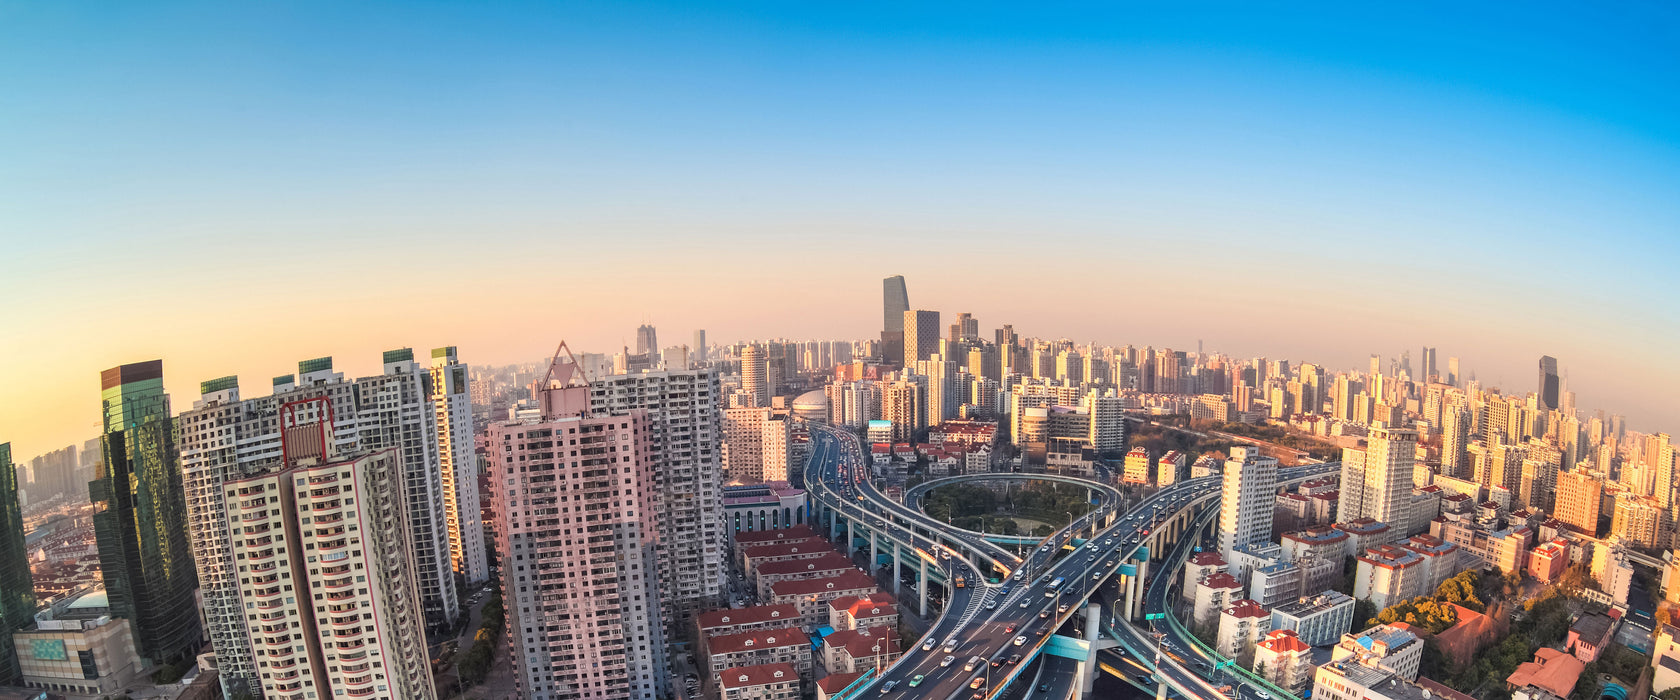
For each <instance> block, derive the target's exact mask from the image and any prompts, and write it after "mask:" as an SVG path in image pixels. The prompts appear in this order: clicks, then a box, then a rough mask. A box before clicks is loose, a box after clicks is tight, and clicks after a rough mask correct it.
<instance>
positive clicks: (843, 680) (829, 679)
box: [817, 671, 865, 695]
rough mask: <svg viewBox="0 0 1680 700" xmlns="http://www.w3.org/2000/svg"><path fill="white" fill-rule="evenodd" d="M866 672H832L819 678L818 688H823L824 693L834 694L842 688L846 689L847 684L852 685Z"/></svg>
mask: <svg viewBox="0 0 1680 700" xmlns="http://www.w3.org/2000/svg"><path fill="white" fill-rule="evenodd" d="M864 673H865V672H864V671H858V672H857V673H831V674H829V675H827V676H823V677H822V678H821V679H818V680H817V689H818V690H821V691H822V692H823V694H824V695H833V694H835V693H838V692H840V691H841V690H844V689H845V688H846V686H848V685H851V684H852V681H855V680H857V679H858V678H861V677H862V676H863V674H864Z"/></svg>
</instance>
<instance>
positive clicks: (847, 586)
mask: <svg viewBox="0 0 1680 700" xmlns="http://www.w3.org/2000/svg"><path fill="white" fill-rule="evenodd" d="M866 588H875V579H873V578H870V576H869V574H866V573H863V572H862V571H857V570H853V571H848V572H846V573H843V574H840V575H839V576H830V577H827V578H808V579H802V580H798V581H777V582H775V583H773V584H770V594H771V595H773V596H784V595H812V594H817V593H825V592H828V591H855V590H861V589H866Z"/></svg>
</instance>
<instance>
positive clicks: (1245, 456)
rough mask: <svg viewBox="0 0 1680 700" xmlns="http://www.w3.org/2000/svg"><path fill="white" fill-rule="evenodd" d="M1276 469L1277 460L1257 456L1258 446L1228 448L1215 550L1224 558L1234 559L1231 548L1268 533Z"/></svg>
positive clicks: (1260, 539) (1264, 537)
mask: <svg viewBox="0 0 1680 700" xmlns="http://www.w3.org/2000/svg"><path fill="white" fill-rule="evenodd" d="M1277 469H1278V462H1277V460H1276V459H1273V458H1271V457H1261V456H1260V448H1258V447H1254V446H1249V445H1242V446H1237V447H1232V448H1231V457H1230V459H1227V460H1225V473H1224V477H1223V479H1224V489H1223V491H1222V492H1221V493H1220V500H1219V551H1220V552H1221V554H1222V555H1223V556H1224V557H1225V561H1228V562H1230V561H1236V560H1235V559H1234V558H1233V557H1232V556H1231V551H1232V550H1234V549H1236V548H1237V547H1240V546H1243V545H1248V544H1253V543H1255V542H1262V541H1265V540H1266V539H1268V538H1270V537H1271V534H1272V508H1273V506H1274V505H1275V504H1276V502H1277Z"/></svg>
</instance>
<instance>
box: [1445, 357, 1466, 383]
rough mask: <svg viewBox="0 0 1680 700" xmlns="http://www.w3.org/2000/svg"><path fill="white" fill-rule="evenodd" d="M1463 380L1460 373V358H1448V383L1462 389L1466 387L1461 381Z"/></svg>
mask: <svg viewBox="0 0 1680 700" xmlns="http://www.w3.org/2000/svg"><path fill="white" fill-rule="evenodd" d="M1462 381H1463V377H1461V376H1460V375H1459V373H1458V358H1456V357H1448V358H1447V383H1448V384H1451V385H1453V386H1455V387H1458V388H1460V389H1462V388H1464V385H1463V384H1461V383H1460V382H1462Z"/></svg>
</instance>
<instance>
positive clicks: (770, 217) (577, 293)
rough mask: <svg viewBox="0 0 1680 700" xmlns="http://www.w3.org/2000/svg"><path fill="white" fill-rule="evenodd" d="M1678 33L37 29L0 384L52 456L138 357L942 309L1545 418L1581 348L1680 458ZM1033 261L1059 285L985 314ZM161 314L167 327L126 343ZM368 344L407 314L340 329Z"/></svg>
mask: <svg viewBox="0 0 1680 700" xmlns="http://www.w3.org/2000/svg"><path fill="white" fill-rule="evenodd" d="M1677 20H1680V15H1677V11H1676V9H1675V6H1673V5H1667V4H1659V3H1622V4H1616V5H1613V6H1607V7H1596V6H1588V5H1586V4H1563V3H1525V4H1520V5H1519V4H1508V5H1494V4H1484V5H1473V6H1464V5H1463V4H1434V5H1425V4H1419V5H1408V6H1405V7H1398V6H1396V7H1376V6H1367V5H1363V4H1352V3H1336V4H1328V3H1327V4H1321V5H1306V4H1299V3H1274V4H1255V3H1244V4H1211V3H1202V4H1176V3H1174V4H1169V3H1155V4H1126V3H1104V4H1090V5H1076V4H1056V5H1048V6H1045V5H1044V4H1019V5H1014V6H1010V5H986V4H972V3H963V4H923V5H918V6H917V7H913V8H906V7H900V6H898V5H896V4H863V3H849V4H833V5H814V4H808V3H732V4H727V5H700V4H680V5H669V4H649V3H610V4H608V3H599V4H579V3H570V4H523V3H495V4H488V3H479V4H465V3H460V4H454V3H450V4H445V3H405V4H379V3H319V4H310V3H292V4H239V3H197V4H195V3H179V4H174V3H156V4H147V5H129V6H113V5H108V4H93V3H83V4H73V3H68V4H67V3H60V4H44V3H14V2H0V153H3V154H5V155H4V157H0V240H3V241H4V242H5V251H6V252H7V256H6V257H7V259H8V262H10V263H11V265H9V267H10V272H9V274H8V275H7V276H6V278H5V279H0V292H3V293H5V294H6V298H8V299H10V300H13V302H14V303H12V304H10V305H8V308H7V310H6V311H5V316H0V320H8V321H10V322H9V323H7V324H6V326H7V327H8V329H9V331H10V332H9V334H8V335H9V336H10V337H9V339H8V340H6V341H0V342H4V345H0V351H4V352H6V353H7V356H8V357H11V358H18V359H17V361H14V362H13V363H12V365H13V367H32V368H35V369H33V370H32V371H30V372H27V373H25V372H22V371H21V370H18V369H11V370H5V371H8V372H16V373H18V374H19V376H15V377H3V376H0V379H6V380H7V381H12V380H16V383H14V384H13V386H17V387H19V391H20V392H22V393H23V394H24V396H23V397H21V398H24V399H25V401H22V402H13V403H22V404H25V405H34V406H41V405H43V403H44V404H45V405H47V406H48V407H49V409H50V410H48V411H46V412H45V414H46V415H48V416H52V417H53V418H51V421H52V422H51V423H50V425H49V424H41V425H40V427H39V430H41V431H46V432H47V433H48V434H51V435H52V436H53V438H52V439H51V440H48V439H47V438H41V440H43V444H38V445H37V444H33V443H32V442H31V443H30V444H32V445H33V448H39V449H49V448H51V447H54V446H56V445H55V444H53V443H54V441H56V440H57V439H59V433H58V432H52V431H59V430H62V431H63V432H69V433H75V434H80V432H83V431H85V430H86V428H85V427H84V426H80V425H79V422H89V423H91V419H89V420H88V421H80V414H81V413H82V412H85V411H86V406H85V405H86V404H87V403H88V398H87V397H85V396H81V394H83V393H91V392H85V391H84V392H77V391H76V389H83V388H85V387H84V386H83V385H84V384H91V382H92V380H91V379H90V378H91V377H92V376H93V375H94V373H95V372H97V371H98V369H101V368H102V367H104V366H109V365H110V364H116V363H118V362H124V361H130V360H133V359H143V358H144V357H153V356H161V357H164V358H165V360H166V368H167V369H166V371H167V372H168V373H169V376H170V377H171V379H172V384H174V383H176V382H178V384H174V385H172V387H171V388H172V389H173V390H175V391H177V393H180V392H183V391H186V387H190V386H191V382H196V381H197V380H199V379H203V378H206V377H209V376H219V375H221V374H228V373H234V372H241V373H250V374H252V375H253V376H269V375H272V374H276V373H279V372H280V371H282V370H284V365H285V364H288V363H289V362H290V361H292V360H294V359H295V358H297V357H305V356H311V355H317V354H340V355H350V354H353V353H364V354H367V355H369V356H372V353H373V352H375V351H376V350H377V349H379V348H381V347H382V346H394V345H403V344H415V345H424V344H426V343H430V342H434V339H435V342H436V344H444V343H452V344H459V345H461V346H462V347H463V352H466V353H476V354H475V355H473V356H470V357H468V358H467V359H468V360H469V361H493V362H502V361H512V360H519V359H525V358H527V357H530V356H531V355H532V354H534V353H540V352H542V350H543V349H545V348H548V347H551V346H552V344H553V341H554V340H555V338H556V337H557V336H558V335H562V334H564V335H567V336H568V337H571V338H574V339H575V340H576V342H574V343H573V344H574V346H576V345H583V346H586V347H609V346H611V345H612V344H614V343H617V342H619V340H620V338H622V337H623V336H624V335H626V334H627V333H628V332H629V329H630V328H632V327H633V326H634V325H635V323H636V322H638V321H640V320H641V319H643V318H648V319H649V320H653V321H655V322H657V323H661V324H662V326H661V327H662V328H670V329H671V330H670V331H667V333H668V334H672V335H678V334H681V335H686V332H687V330H686V329H688V328H692V327H698V326H704V327H707V328H708V329H710V330H711V332H712V337H713V338H716V339H720V340H734V339H737V338H750V337H758V336H769V335H778V334H783V335H788V336H793V337H859V336H864V335H867V334H869V333H871V332H873V331H874V330H875V329H874V324H875V323H876V319H878V311H877V309H876V306H875V303H876V300H875V299H874V295H875V294H876V293H878V283H877V280H878V279H879V278H880V277H881V276H883V275H886V274H899V273H901V274H905V275H907V276H908V277H909V278H910V284H911V293H912V301H913V302H914V303H916V304H917V305H918V306H922V305H926V306H933V307H935V308H941V309H943V310H945V311H947V312H951V313H954V312H956V311H959V310H971V311H974V312H975V313H976V314H977V315H978V316H980V317H981V318H982V323H983V324H992V323H1002V322H1012V323H1014V324H1015V325H1016V326H1017V328H1024V329H1026V330H1027V331H1028V332H1033V333H1043V334H1047V335H1058V336H1059V335H1067V336H1070V337H1075V338H1078V339H1081V340H1086V339H1093V340H1101V341H1108V342H1137V343H1154V344H1156V345H1173V344H1176V345H1178V346H1180V347H1184V346H1188V345H1191V344H1193V341H1194V339H1196V338H1204V339H1206V340H1207V341H1208V344H1209V346H1210V347H1212V348H1219V349H1226V350H1229V351H1231V352H1234V353H1240V354H1252V355H1261V354H1264V355H1270V356H1292V357H1297V358H1300V359H1318V360H1322V361H1325V362H1329V363H1331V364H1332V365H1338V366H1340V365H1347V366H1356V365H1359V364H1361V362H1362V360H1361V358H1363V357H1364V356H1365V355H1368V354H1369V353H1370V352H1381V353H1383V354H1385V355H1386V354H1390V353H1392V352H1397V351H1398V350H1399V349H1401V348H1412V349H1413V352H1414V354H1416V352H1417V351H1416V347H1415V346H1417V345H1419V344H1422V343H1431V344H1435V345H1439V346H1441V347H1442V353H1443V354H1461V355H1463V356H1465V359H1466V364H1467V365H1469V366H1472V367H1478V368H1481V369H1482V371H1483V373H1484V374H1487V375H1490V378H1493V377H1495V376H1497V377H1504V378H1506V379H1507V380H1508V382H1507V383H1508V384H1511V385H1513V386H1514V387H1515V388H1517V389H1520V390H1526V389H1528V388H1529V387H1528V386H1527V384H1528V383H1529V381H1530V380H1529V377H1530V376H1531V375H1532V370H1531V367H1532V363H1533V357H1535V356H1537V355H1539V354H1542V353H1550V354H1553V355H1557V356H1559V357H1560V359H1562V361H1563V365H1564V366H1565V367H1567V368H1569V369H1570V370H1571V371H1572V375H1571V376H1572V380H1574V381H1573V384H1572V388H1575V389H1576V390H1577V391H1578V392H1580V393H1581V395H1582V403H1583V405H1588V406H1602V407H1605V408H1608V409H1612V410H1617V409H1619V410H1623V411H1625V412H1627V413H1629V414H1631V415H1633V416H1634V421H1633V423H1634V425H1636V426H1645V427H1664V426H1669V427H1672V424H1673V422H1675V421H1680V410H1676V409H1674V408H1673V407H1671V406H1668V403H1669V402H1666V401H1664V400H1662V397H1663V396H1668V395H1673V394H1674V393H1675V392H1676V391H1680V374H1677V373H1676V371H1675V370H1673V369H1671V368H1669V367H1667V366H1663V367H1661V368H1659V369H1656V370H1649V369H1644V370H1640V371H1637V372H1635V371H1632V370H1631V369H1630V368H1632V367H1635V366H1639V363H1655V362H1658V361H1663V362H1665V363H1666V361H1667V358H1668V357H1670V356H1671V354H1672V353H1671V351H1670V348H1672V347H1673V345H1674V343H1675V342H1676V341H1677V340H1680V337H1676V336H1677V335H1680V334H1677V333H1676V331H1675V328H1676V327H1677V322H1680V314H1677V313H1676V311H1675V308H1674V300H1675V297H1676V295H1675V293H1674V291H1673V289H1674V287H1673V284H1672V282H1671V281H1670V280H1671V279H1672V277H1673V275H1672V271H1673V270H1674V269H1675V263H1674V260H1675V259H1676V255H1675V254H1676V253H1677V252H1680V250H1677V249H1680V242H1677V241H1680V235H1677V230H1680V228H1677V224H1680V198H1677V197H1676V196H1675V193H1676V192H1680V123H1677V122H1680V120H1677V118H1676V115H1680V84H1677V83H1680V77H1677V76H1680V70H1677V69H1680V51H1677V50H1676V48H1675V47H1676V46H1680V36H1677V34H1680V21H1677ZM1012 268H1014V269H1024V270H1028V271H1030V273H1031V274H1030V276H1031V278H1032V279H1034V280H1036V281H1038V283H1036V284H1028V285H986V284H980V283H979V282H980V281H981V280H985V279H997V278H998V276H999V275H1003V274H1007V271H1008V270H1010V269H1012ZM304 270H307V271H309V273H308V274H300V271H304ZM207 289H221V290H224V291H221V292H218V293H212V294H205V290H207ZM229 289H233V290H237V291H236V292H229V291H226V290H229ZM787 290H796V291H799V292H800V293H798V294H788V293H786V292H787ZM1070 290H1071V292H1070ZM1069 293H1073V294H1076V295H1077V296H1078V297H1079V298H1080V299H1081V300H1082V302H1083V303H1082V304H1081V305H1079V306H1078V307H1073V308H1070V307H1069V306H1068V305H1067V304H1065V303H1064V302H1065V300H1066V299H1065V297H1066V295H1068V294H1069ZM183 300H191V303H183ZM147 305H150V307H151V308H163V309H167V310H168V313H167V314H166V317H167V322H165V323H158V322H157V320H156V319H155V318H148V317H147V316H146V315H145V314H133V313H122V312H119V313H116V314H115V318H113V317H112V313H111V312H113V311H115V310H118V309H123V308H132V307H143V306H147ZM416 308H420V309H426V310H428V311H426V312H422V311H417V310H416ZM323 313H329V314H336V315H339V316H341V317H344V318H358V317H360V318H367V317H369V316H370V315H371V316H373V317H376V318H378V319H380V320H379V321H378V322H376V323H372V324H371V325H369V326H367V327H364V328H361V329H354V328H351V329H343V328H338V329H335V330H334V332H333V333H332V334H331V336H330V337H325V338H323V337H319V336H318V335H312V334H311V329H315V328H319V327H320V326H321V321H320V319H319V315H320V314H323ZM8 317H9V318H8ZM531 318H540V319H542V321H543V323H544V324H545V332H544V333H543V334H542V337H540V338H539V337H528V336H531V335H534V334H526V333H521V332H514V331H511V330H509V329H510V328H515V327H523V326H524V325H525V323H526V322H527V321H528V320H529V319H531ZM1258 319H1264V322H1262V321H1261V320H1258ZM1284 324H1295V325H1297V326H1298V327H1299V330H1294V331H1291V332H1287V333H1279V332H1277V330H1276V329H1277V328H1278V327H1279V325H1284ZM442 329H450V330H442ZM550 329H551V330H550ZM207 331H213V332H209V333H207V335H208V337H205V336H201V335H198V334H204V333H206V332H207ZM44 339H51V340H50V341H45V340H44ZM475 344H476V345H475ZM230 347H231V348H232V351H230ZM1646 367H1649V365H1646ZM42 368H48V369H42ZM271 370H272V371H271ZM78 382H79V383H78ZM66 393H68V394H71V396H61V395H62V394H66ZM3 410H4V409H0V411H3ZM8 419H14V420H22V421H25V422H26V423H29V424H31V425H34V424H35V420H36V419H30V418H26V417H25V416H22V415H16V416H11V415H6V414H4V413H3V412H0V424H5V423H6V422H7V420H8ZM39 420H41V421H47V420H49V419H46V418H42V419H39ZM70 423H78V425H74V426H70V427H64V428H62V429H61V428H54V427H51V426H65V425H68V424H70ZM72 428H73V429H72ZM31 429H32V430H33V429H34V428H33V427H32V428H31ZM74 437H75V435H70V437H66V438H64V439H65V440H68V439H74ZM4 439H7V437H6V436H0V440H4ZM19 440H20V442H29V440H30V438H19ZM20 451H22V452H26V453H27V451H28V449H25V448H20Z"/></svg>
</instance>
